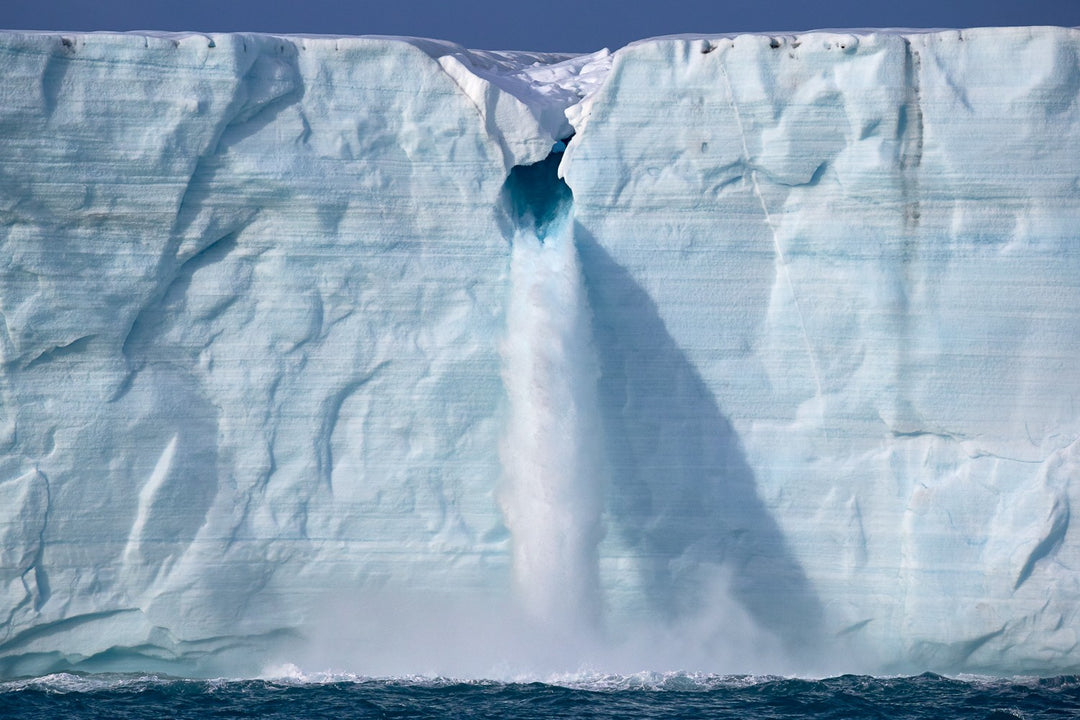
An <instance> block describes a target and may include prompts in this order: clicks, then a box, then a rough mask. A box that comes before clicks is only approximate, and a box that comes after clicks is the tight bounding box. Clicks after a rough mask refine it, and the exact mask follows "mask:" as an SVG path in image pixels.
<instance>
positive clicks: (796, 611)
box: [0, 28, 1080, 675]
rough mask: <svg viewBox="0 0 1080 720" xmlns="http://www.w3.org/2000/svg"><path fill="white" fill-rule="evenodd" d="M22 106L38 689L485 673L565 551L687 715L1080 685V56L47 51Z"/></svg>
mask: <svg viewBox="0 0 1080 720" xmlns="http://www.w3.org/2000/svg"><path fill="white" fill-rule="evenodd" d="M0 93H2V94H0V99H2V102H0V242H2V247H3V252H2V253H0V312H2V319H3V322H2V323H0V352H2V359H3V365H2V374H0V393H2V395H0V398H2V400H0V402H2V410H0V674H3V675H15V674H24V673H40V672H46V671H51V670H56V669H62V668H72V667H74V668H82V669H118V670H125V669H139V670H147V669H163V670H168V671H170V672H178V673H227V674H233V675H235V674H239V673H250V672H255V671H257V670H258V669H259V668H261V667H263V664H264V663H267V662H272V661H287V660H292V659H294V657H295V656H296V653H299V652H300V650H298V648H300V647H302V646H304V647H308V648H309V650H310V648H311V646H310V644H308V645H305V643H310V641H311V639H312V637H317V636H318V635H319V632H320V631H319V629H318V628H320V627H321V628H322V633H323V637H324V641H325V637H327V636H328V635H329V636H332V635H335V634H344V635H348V636H349V638H350V640H349V642H350V647H351V648H352V650H353V651H354V654H353V655H350V656H349V657H350V658H351V659H352V660H355V661H356V662H357V663H358V666H357V667H345V668H342V669H345V670H357V671H369V672H376V673H379V672H397V671H401V669H402V668H404V669H405V670H406V671H412V672H424V671H428V670H434V671H438V672H458V673H459V674H460V673H462V672H479V673H483V672H486V670H485V668H487V667H490V666H478V667H475V668H468V667H463V666H461V665H460V664H458V665H455V662H456V661H457V660H460V656H459V655H455V654H454V653H448V654H446V655H445V657H443V656H440V655H439V654H438V652H436V650H437V648H434V646H435V645H437V644H438V645H445V646H450V645H454V644H455V643H457V645H458V646H462V647H465V648H466V650H468V649H469V647H470V646H471V644H472V643H476V642H479V641H480V639H482V638H480V639H478V637H477V635H476V634H475V633H474V632H473V631H476V632H479V633H480V634H481V635H482V628H484V627H486V626H490V625H491V624H492V623H494V621H492V623H487V622H484V620H485V617H484V614H485V613H486V612H488V611H490V612H491V616H492V617H494V616H495V615H496V614H497V612H501V611H497V609H498V608H503V607H509V608H515V607H518V606H522V605H523V606H524V607H525V610H524V611H523V612H524V613H525V614H526V615H528V607H529V606H530V601H529V600H528V599H526V602H524V603H522V602H520V600H521V598H520V595H522V594H528V592H529V588H528V583H529V582H534V583H545V582H546V583H548V584H549V585H550V584H551V583H559V582H562V581H561V580H559V579H558V578H559V577H560V575H559V572H555V571H550V570H551V568H547V569H543V568H542V569H540V570H537V571H535V572H534V574H533V575H530V576H529V577H533V578H544V577H546V578H549V579H548V580H535V579H534V580H531V581H529V580H525V581H523V580H522V575H521V573H522V569H521V567H520V564H521V562H522V561H521V557H523V556H524V555H528V554H529V553H528V552H527V551H529V550H530V549H531V550H538V549H539V550H542V549H543V548H545V547H547V546H546V545H545V543H552V542H555V541H556V540H557V539H558V533H556V532H549V533H546V534H545V533H544V532H543V531H542V528H540V529H538V526H544V525H546V524H548V523H557V522H563V521H565V522H566V523H567V524H568V525H567V526H568V527H569V528H570V529H569V530H568V531H567V533H568V534H569V535H572V536H573V538H574V540H573V542H574V543H576V544H577V546H579V547H577V549H576V550H574V552H573V553H572V554H573V557H574V558H575V559H574V560H573V561H572V562H573V563H577V564H578V565H580V567H577V566H576V565H575V566H574V567H571V568H570V572H571V574H573V575H574V577H573V578H570V579H568V580H566V582H568V583H571V584H573V582H576V581H581V582H582V583H584V584H583V585H582V588H580V589H577V590H574V591H572V592H571V595H569V596H568V597H570V598H571V599H573V598H578V599H579V600H581V601H582V602H588V603H590V604H593V605H595V607H592V608H591V609H590V610H589V611H588V612H587V615H588V618H587V621H588V622H592V623H593V624H594V627H593V631H594V632H595V633H596V634H597V635H598V636H599V637H605V638H608V640H606V641H603V642H608V643H610V644H613V645H614V644H617V643H618V642H619V638H625V637H628V636H642V635H648V634H649V633H655V637H660V636H665V637H668V636H670V637H677V638H679V639H680V642H679V643H676V644H675V645H674V647H676V648H679V649H680V650H679V651H678V652H675V653H673V654H672V655H671V656H670V657H663V656H662V654H661V653H660V652H659V651H658V650H657V651H656V653H655V654H654V655H653V656H652V657H653V658H654V659H656V662H657V663H662V664H663V665H664V667H658V666H653V667H651V668H650V669H674V668H676V667H681V668H682V669H689V670H697V669H704V670H720V671H745V670H755V669H759V668H751V667H741V666H740V665H739V658H738V657H734V658H733V657H732V656H731V654H730V648H731V647H733V646H735V645H738V642H737V641H741V642H744V643H748V645H749V646H752V647H754V648H761V647H762V646H763V645H767V644H769V643H773V644H774V645H775V647H776V648H777V652H778V653H780V655H778V657H779V656H782V657H785V658H788V659H790V660H791V662H793V663H795V665H794V667H796V668H799V667H805V668H807V669H809V670H813V669H814V662H816V661H822V662H824V660H825V659H828V658H832V659H833V661H834V662H836V658H840V659H841V660H840V661H839V662H840V667H839V668H838V669H852V670H863V671H867V670H871V671H875V670H890V669H895V670H898V671H901V670H923V669H934V670H945V671H989V672H1005V673H1011V672H1037V673H1059V672H1067V671H1072V672H1075V671H1078V670H1080V647H1078V641H1080V637H1078V633H1080V616H1078V613H1080V540H1078V539H1077V536H1076V530H1075V528H1074V527H1073V526H1072V524H1071V523H1070V507H1071V505H1072V504H1073V501H1074V498H1075V497H1076V495H1077V493H1078V492H1080V482H1078V481H1080V477H1078V475H1080V443H1078V442H1077V439H1078V438H1080V408H1078V401H1080V367H1078V361H1080V309H1078V308H1080V104H1078V93H1080V31H1077V30H1070V29H1061V28H1017V29H981V30H965V31H962V32H958V31H947V32H937V33H907V34H904V33H886V32H881V33H875V32H867V33H862V34H843V33H834V32H820V33H809V34H804V35H799V36H777V37H769V36H760V35H743V36H739V37H734V38H729V37H713V38H683V37H679V38H667V39H657V40H650V41H643V42H640V43H636V44H634V45H631V46H629V47H627V48H624V49H622V50H620V51H618V52H616V53H615V54H614V55H608V54H607V53H606V52H601V53H597V54H595V55H591V56H579V57H567V56H555V55H542V54H528V53H518V54H514V53H480V52H470V51H465V50H463V49H461V48H458V47H456V46H453V45H449V44H446V43H438V42H434V41H421V40H410V39H391V38H303V37H294V38H280V37H270V36H258V35H240V34H237V35H213V36H205V35H194V34H192V35H118V34H117V35H110V34H91V35H59V34H29V33H6V34H0ZM575 131H576V134H575V135H574V137H573V140H572V141H571V142H570V143H569V147H568V148H567V150H566V152H565V154H564V155H563V156H562V158H561V160H559V159H558V157H557V156H556V157H555V159H553V160H548V161H546V163H542V161H545V158H548V157H549V153H550V152H551V149H552V146H553V144H554V143H555V141H557V140H560V139H564V138H566V137H567V136H569V135H570V134H571V133H572V132H575ZM536 163H541V165H537V166H535V167H536V168H541V167H549V166H550V167H552V168H554V164H555V163H557V173H556V172H547V173H546V174H544V175H543V177H541V178H540V180H541V182H547V183H550V192H552V193H555V194H556V195H552V196H551V197H552V198H554V200H552V201H551V205H550V207H549V210H550V213H551V214H552V217H550V218H546V219H545V220H543V221H542V220H541V218H538V217H536V216H535V215H536V212H535V208H536V207H537V205H536V203H535V202H534V201H533V200H531V199H530V197H525V196H523V195H522V193H524V192H527V191H528V192H532V191H531V190H528V188H526V187H525V186H524V185H523V184H522V183H520V182H517V181H516V180H515V179H514V178H515V177H518V176H519V175H520V173H522V172H524V171H523V170H521V167H522V166H529V165H534V164H536ZM515 168H519V169H518V170H515ZM515 173H518V175H516V174H515ZM559 176H561V177H562V178H563V179H564V180H565V185H560V184H559V183H561V182H562V180H560V179H559ZM544 178H546V179H544ZM562 188H566V189H567V190H566V191H565V192H564V190H563V189H562ZM538 192H540V193H541V195H542V194H543V188H540V190H539V191H538ZM570 193H572V195H571V194H570ZM556 196H557V197H556ZM545 207H546V206H545ZM545 212H547V211H545ZM549 227H551V228H557V232H556V231H553V232H556V234H557V238H556V240H557V242H546V243H545V242H544V239H545V238H544V237H543V236H544V235H545V233H546V232H547V230H548V229H549ZM523 238H524V239H523ZM554 252H558V253H562V254H561V255H559V256H555V255H551V254H547V255H545V253H554ZM515 253H516V255H515ZM512 256H514V257H515V260H514V263H516V264H515V265H514V266H513V268H512ZM530 268H531V269H530ZM534 273H540V276H534V275H533V274H534ZM575 275H577V276H578V277H574V276H575ZM544 277H550V278H551V279H550V281H545V280H544ZM530 278H532V279H530ZM533 280H535V282H534V281H533ZM545 283H547V284H546V285H545ZM582 289H583V292H582ZM561 310H565V311H566V312H567V313H568V314H569V315H570V317H569V319H567V320H566V321H565V322H562V321H560V320H559V317H558V315H559V312H560V311H561ZM523 333H524V334H523ZM590 333H591V337H589V335H590ZM549 337H550V340H551V343H552V344H551V346H547V345H546V342H545V340H546V338H549ZM530 348H531V349H530ZM532 352H535V353H536V356H535V357H536V360H535V362H532V361H530V360H529V358H530V357H532V356H531V355H530V353H532ZM545 363H546V365H545ZM552 363H553V364H552ZM523 368H524V369H523ZM530 368H531V369H530ZM533 371H535V372H536V373H537V374H536V377H537V378H540V379H539V380H537V381H536V382H535V383H532V384H530V383H524V382H519V381H520V379H521V373H523V372H533ZM597 376H598V379H596V378H597ZM591 383H595V388H594V387H592V386H591ZM555 385H557V386H558V387H554V386H555ZM565 392H570V393H571V394H572V395H573V397H574V401H573V407H572V409H573V413H571V414H572V415H573V416H574V417H573V418H572V421H571V424H570V425H560V423H559V411H558V409H559V407H561V406H562V405H564V404H566V403H568V402H570V401H560V400H559V399H558V398H559V397H561V396H560V395H559V393H565ZM545 402H548V403H549V404H548V405H547V406H546V412H547V414H546V415H543V414H541V415H542V416H541V415H536V412H537V406H538V405H544V403H545ZM530 413H532V414H530ZM537 417H539V418H540V419H539V420H537V419H536V418H537ZM530 418H533V419H532V420H530ZM530 422H533V423H534V424H533V425H530V424H529V423H530ZM574 423H576V425H575V424H574ZM596 425H598V427H595V426H596ZM530 427H535V428H537V432H538V433H540V435H539V436H532V435H530V431H529V428H530ZM544 428H549V429H544ZM560 438H562V440H560ZM567 442H573V443H578V444H577V445H574V446H573V447H567V446H566V443H567ZM545 443H547V445H546V446H545ZM559 443H562V445H561V446H560V447H558V452H557V453H555V455H554V456H553V457H555V458H556V460H555V461H554V462H553V464H554V465H558V466H559V467H561V464H563V463H568V464H570V465H573V467H572V468H571V469H570V470H567V471H566V472H561V471H559V470H558V467H556V468H554V469H553V468H552V467H551V466H549V465H546V464H545V463H544V462H543V459H544V458H545V457H547V456H548V454H547V453H548V449H551V451H552V452H554V450H555V448H556V445H559ZM545 447H546V448H548V449H545ZM517 453H526V454H528V453H531V455H529V456H528V457H521V456H520V455H519V454H517ZM530 468H533V469H534V470H535V473H538V474H539V475H543V474H544V473H548V474H554V475H557V476H558V478H556V480H554V481H553V483H554V484H553V485H548V486H538V487H537V488H532V489H528V490H525V489H523V488H525V487H526V485H527V483H524V484H522V483H521V482H518V481H520V480H521V478H522V477H523V476H530V477H531V475H530V473H533V472H534V470H530ZM567 473H569V474H567ZM515 478H516V480H515ZM567 478H574V481H573V483H570V482H568V481H567ZM515 483H516V484H515ZM582 483H589V486H588V487H587V488H584V489H583V488H581V487H579V486H580V485H581V484H582ZM529 493H533V496H532V497H533V498H534V500H536V499H537V498H541V499H544V500H546V501H548V502H549V506H548V507H547V508H546V509H543V510H542V511H540V514H538V515H531V514H530V513H529V507H530V502H533V500H529V497H530V495H529ZM545 493H549V494H548V495H547V496H545ZM551 493H554V494H551ZM571 505H574V507H570V506H571ZM560 506H561V507H563V508H564V509H565V510H566V512H565V513H560V512H559V510H558V508H559V507H560ZM538 507H539V506H538ZM583 507H584V509H583ZM538 518H539V519H541V520H542V522H541V521H538ZM543 518H550V520H543ZM575 518H580V520H575ZM597 525H599V527H596V526H597ZM601 535H602V539H601V538H600V536H601ZM530 538H532V539H530ZM537 538H538V539H537ZM515 548H516V550H515ZM515 563H517V564H518V565H519V567H518V568H517V571H516V572H517V576H518V581H517V583H515V582H514V581H513V579H512V578H513V577H514V575H515V568H514V567H513V566H514V565H515ZM575 567H577V569H574V568H575ZM530 572H532V571H530ZM523 582H524V583H525V585H524V586H523ZM537 589H538V590H540V591H542V592H543V593H546V595H543V596H542V597H540V598H539V600H538V599H537V598H536V597H533V598H532V599H531V604H533V605H536V604H539V605H541V606H543V605H545V603H546V604H547V605H551V604H553V603H554V604H558V603H557V598H558V592H557V590H555V589H554V588H552V587H546V588H537ZM574 593H576V594H574ZM545 598H546V599H545ZM575 602H576V601H575ZM477 608H480V610H479V612H477ZM470 613H472V614H473V615H475V617H473V618H472V619H471V620H466V619H465V616H467V615H469V614H470ZM507 613H508V614H507V615H506V616H505V617H508V618H509V617H512V614H513V613H512V612H511V611H507ZM432 618H435V619H434V620H432ZM579 619H581V618H579ZM496 624H497V623H496ZM327 625H329V629H327V627H326V626H327ZM443 625H446V626H449V625H457V626H460V627H463V628H465V629H464V630H462V631H461V632H462V633H465V635H464V636H463V637H455V636H454V635H453V633H451V632H449V631H447V630H446V627H442V626H443ZM513 625H514V624H513V623H512V622H510V621H509V620H506V621H505V622H504V623H503V625H501V626H499V627H498V628H497V629H498V632H499V633H502V632H503V631H505V630H506V629H507V628H512V627H513ZM743 625H752V626H753V627H754V628H755V629H754V631H753V633H751V634H750V635H749V636H748V635H746V633H745V632H744V631H742V630H739V629H738V627H740V626H743ZM313 628H314V629H313ZM387 629H389V630H388V631H386V632H383V631H384V630H387ZM643 629H644V630H643ZM410 632H411V633H414V636H410V635H409V633H410ZM511 632H512V631H511ZM665 633H667V635H665ZM388 636H390V637H393V638H394V641H393V643H391V644H395V643H397V644H400V645H401V646H402V647H406V646H408V645H409V643H410V642H412V643H413V645H414V646H415V648H426V651H428V652H429V653H434V654H429V655H428V656H427V657H429V658H434V659H432V660H431V661H430V662H431V665H430V666H426V665H424V666H417V665H416V657H417V655H416V654H415V652H413V653H412V654H410V652H411V651H408V650H403V651H402V653H403V654H402V655H400V656H395V655H394V654H393V653H389V654H388V652H387V637H388ZM316 645H317V643H316ZM494 645H498V643H494ZM395 646H396V645H395ZM311 652H312V653H313V654H312V657H314V658H316V660H315V661H317V659H318V657H319V655H318V653H317V651H314V650H312V651H311ZM476 654H479V653H476ZM492 655H493V656H497V655H498V653H497V652H493V653H492ZM645 657H649V656H648V654H646V655H645ZM357 658H361V659H363V660H364V661H370V662H369V664H368V665H364V664H363V662H362V661H360V660H357ZM373 658H374V659H373ZM342 662H345V661H342ZM485 662H486V661H485ZM680 662H681V663H682V664H681V665H680ZM747 662H749V661H747ZM395 663H397V664H395ZM440 663H441V664H440ZM725 663H726V665H725ZM800 663H801V664H800ZM844 663H847V665H844ZM642 667H648V664H647V663H645V664H641V663H639V666H638V667H631V668H629V669H630V670H638V669H641V668H642ZM317 669H325V668H323V667H320V668H317ZM568 669H575V668H568ZM764 669H772V668H764Z"/></svg>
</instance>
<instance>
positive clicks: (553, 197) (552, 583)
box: [500, 152, 603, 638]
mask: <svg viewBox="0 0 1080 720" xmlns="http://www.w3.org/2000/svg"><path fill="white" fill-rule="evenodd" d="M560 157H561V154H560V153H557V152H553V153H552V154H551V155H550V156H549V157H548V158H547V159H546V160H544V161H542V162H540V163H536V164H534V165H528V166H518V167H515V168H514V169H513V170H512V171H511V173H510V177H509V178H508V179H507V182H506V186H505V195H504V199H505V202H506V209H507V211H508V213H509V215H510V216H511V220H512V223H513V225H512V228H511V230H510V239H511V243H512V248H511V259H510V298H509V304H508V308H507V320H506V324H507V329H506V336H505V338H504V339H503V342H502V343H501V347H500V354H501V355H502V376H503V384H504V386H505V388H506V394H507V398H508V402H509V413H508V418H507V428H506V433H505V436H504V440H503V445H502V448H501V453H500V455H501V459H502V464H503V471H504V475H505V483H506V484H505V486H504V488H503V490H502V492H501V494H500V504H501V506H502V510H503V514H504V516H505V518H506V524H507V526H508V527H509V529H510V533H511V537H512V546H513V570H514V582H515V585H516V591H517V593H518V597H519V600H520V602H521V603H522V605H523V609H524V611H525V612H526V613H527V614H528V615H529V616H530V617H531V618H532V619H533V620H535V621H537V622H539V623H541V625H542V626H544V627H545V628H548V629H550V630H551V631H556V632H558V633H560V634H567V635H568V636H573V637H575V638H580V637H581V636H582V634H585V636H586V637H587V636H588V633H590V631H593V630H595V629H596V627H597V624H598V622H599V616H600V605H601V600H600V580H599V558H598V548H597V546H598V543H599V541H600V537H601V523H600V515H601V508H602V503H603V474H602V462H601V460H600V457H601V455H602V453H601V451H600V448H601V443H600V438H599V410H598V397H597V394H598V387H597V383H598V380H599V376H600V365H599V360H598V358H597V355H596V351H595V348H594V347H593V339H592V328H591V318H590V313H589V308H588V301H587V296H586V294H585V287H584V282H583V278H582V273H581V266H580V261H579V259H578V255H577V249H576V248H575V244H574V237H573V218H572V210H571V208H572V195H571V192H570V188H569V187H568V186H567V185H566V183H565V182H564V181H563V180H562V179H560V178H559V177H558V175H557V172H558V166H559V159H560Z"/></svg>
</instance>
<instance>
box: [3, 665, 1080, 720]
mask: <svg viewBox="0 0 1080 720" xmlns="http://www.w3.org/2000/svg"><path fill="white" fill-rule="evenodd" d="M1078 716H1080V677H1077V676H1064V677H1055V678H1024V679H988V678H971V677H969V678H946V677H942V676H939V675H932V674H926V675H919V676H916V677H892V678H876V677H865V676H855V675H844V676H841V677H835V678H828V679H824V680H803V679H791V678H776V677H754V676H702V675H685V674H677V673H676V674H667V675H657V674H643V675H634V676H582V677H577V678H566V679H563V680H559V681H557V682H552V683H504V682H493V681H479V682H475V681H474V682H461V681H455V680H447V679H422V678H403V679H381V680H373V679H362V678H347V677H340V676H339V677H325V678H321V679H310V678H308V679H304V680H183V679H176V678H168V677H162V676H147V675H80V674H66V673H62V674H57V675H49V676H46V677H41V678H32V679H21V680H13V681H8V682H4V683H0V717H4V718H116V719H126V718H199V719H200V720H205V719H207V718H290V719H292V718H334V719H336V720H342V719H344V718H526V719H527V718H598V719H600V718H612V719H615V718H979V719H980V720H1010V719H1014V718H1024V719H1025V720H1029V719H1034V718H1066V717H1078Z"/></svg>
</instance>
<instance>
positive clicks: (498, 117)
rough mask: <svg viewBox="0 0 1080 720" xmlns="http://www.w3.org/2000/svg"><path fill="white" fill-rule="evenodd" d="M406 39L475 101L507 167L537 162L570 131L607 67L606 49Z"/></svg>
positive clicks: (584, 113) (578, 122)
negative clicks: (582, 51)
mask: <svg viewBox="0 0 1080 720" xmlns="http://www.w3.org/2000/svg"><path fill="white" fill-rule="evenodd" d="M404 39H405V40H406V41H407V42H409V43H411V44H413V45H414V46H416V47H418V48H420V49H421V50H423V51H424V52H426V53H427V54H428V55H430V56H431V57H432V58H434V59H435V60H436V61H438V63H439V65H440V66H442V68H443V70H445V71H446V73H447V74H448V75H449V76H450V77H451V78H453V79H454V82H456V83H457V85H458V87H460V88H461V90H462V92H464V93H465V94H466V95H467V96H468V97H469V99H471V100H472V101H473V103H474V104H475V105H476V108H477V111H478V112H479V113H480V115H481V117H482V118H483V119H484V122H485V124H486V125H487V127H488V130H489V132H491V133H492V134H493V135H494V136H496V137H498V138H500V142H501V144H502V147H503V152H504V154H505V157H506V162H507V170H509V169H510V168H511V167H513V166H515V165H531V164H533V163H537V162H541V161H542V160H543V159H544V158H545V157H547V154H548V152H549V151H550V149H551V145H552V143H553V142H555V141H557V140H559V139H560V138H565V137H567V136H569V135H572V134H574V132H575V131H576V130H577V129H579V126H580V125H581V124H582V122H583V120H584V118H585V117H586V116H587V115H588V108H589V99H590V98H591V97H592V96H593V94H594V93H595V92H596V90H597V89H598V88H599V87H600V86H601V85H602V84H603V82H604V80H605V79H606V78H607V74H608V71H609V70H610V69H611V59H612V54H611V52H610V51H609V50H608V49H607V48H604V49H601V50H598V51H597V52H594V53H590V54H586V55H569V54H558V53H532V52H517V51H510V52H500V51H490V50H466V49H465V48H462V47H461V46H459V45H454V44H453V43H448V42H443V41H439V40H426V39H417V38H404Z"/></svg>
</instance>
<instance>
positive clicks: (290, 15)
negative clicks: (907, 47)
mask: <svg viewBox="0 0 1080 720" xmlns="http://www.w3.org/2000/svg"><path fill="white" fill-rule="evenodd" d="M979 25H1071V26H1077V25H1080V0H827V1H826V2H812V1H811V2H808V1H807V0H740V1H739V2H729V1H728V0H687V1H681V0H648V1H640V0H639V1H636V2H635V0H573V1H571V0H546V1H545V0H534V1H533V2H515V1H514V0H472V1H466V2H462V1H461V0H458V1H457V2H454V1H452V0H441V1H440V0H378V1H377V2H368V1H365V0H353V1H350V0H172V1H171V2H160V1H159V0H0V28H6V29H34V30H147V29H150V30H201V31H231V30H251V31H259V32H272V33H289V32H293V33H324V34H332V35H369V34H379V35H420V36H425V37H438V38H444V39H447V40H453V41H455V42H459V43H461V44H463V45H466V46H469V47H475V48H486V49H519V50H566V51H591V50H596V49H599V48H600V47H604V46H607V47H609V48H611V49H613V50H614V49H615V48H617V47H620V46H622V45H625V44H626V43H627V42H630V41H631V40H636V39H639V38H643V37H651V36H655V35H668V34H672V33H690V32H692V33H723V32H733V31H763V32H768V31H784V30H787V31H793V30H810V29H814V28H841V27H974V26H979Z"/></svg>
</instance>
